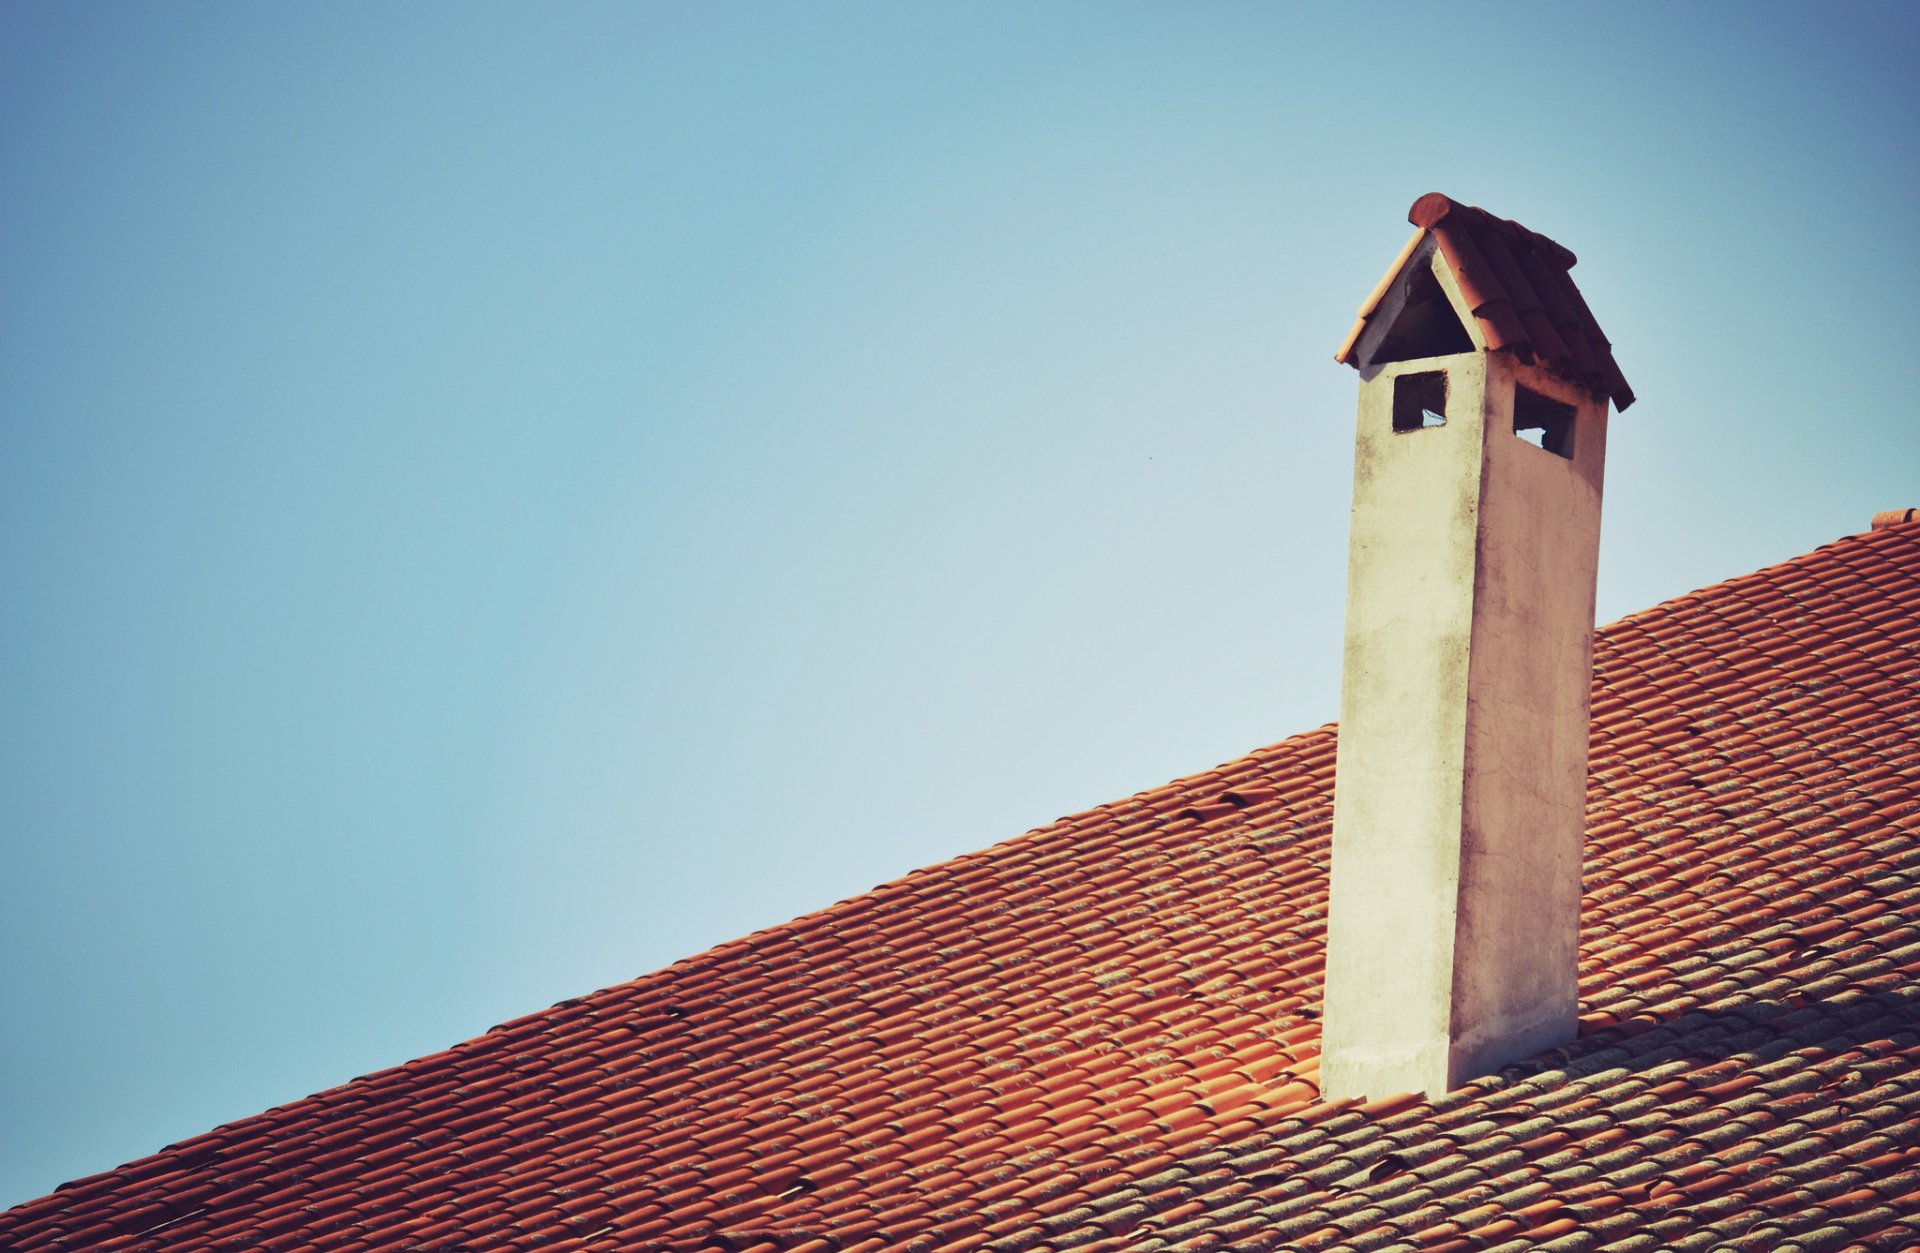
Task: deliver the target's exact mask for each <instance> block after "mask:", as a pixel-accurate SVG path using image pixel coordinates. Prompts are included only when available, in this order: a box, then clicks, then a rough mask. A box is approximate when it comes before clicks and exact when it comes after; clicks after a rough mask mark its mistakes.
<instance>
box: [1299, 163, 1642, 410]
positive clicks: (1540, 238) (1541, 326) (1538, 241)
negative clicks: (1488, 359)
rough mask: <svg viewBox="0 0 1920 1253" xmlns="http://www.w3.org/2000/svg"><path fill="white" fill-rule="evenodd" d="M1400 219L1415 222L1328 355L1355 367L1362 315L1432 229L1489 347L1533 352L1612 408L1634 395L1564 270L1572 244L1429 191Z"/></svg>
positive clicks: (1529, 357)
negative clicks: (1403, 245) (1350, 326)
mask: <svg viewBox="0 0 1920 1253" xmlns="http://www.w3.org/2000/svg"><path fill="white" fill-rule="evenodd" d="M1407 220H1408V221H1409V222H1411V223H1413V225H1414V226H1415V227H1417V228H1419V229H1418V230H1417V231H1416V232H1415V233H1414V237H1413V239H1412V240H1410V241H1409V242H1408V244H1407V247H1406V248H1405V249H1403V250H1402V251H1401V253H1400V256H1399V257H1398V258H1397V259H1396V260H1395V261H1394V263H1393V266H1392V268H1390V269H1389V270H1388V271H1387V277H1386V278H1385V279H1383V280H1382V281H1381V282H1380V284H1379V286H1377V287H1376V288H1374V291H1373V294H1372V295H1371V296H1369V297H1368V299H1367V302H1366V303H1365V304H1363V305H1362V306H1361V307H1360V318H1359V321H1358V322H1356V323H1355V324H1354V327H1353V330H1352V332H1351V333H1350V334H1349V335H1348V336H1347V340H1346V342H1345V343H1343V344H1342V345H1341V346H1340V351H1339V352H1337V353H1335V354H1334V360H1336V361H1343V362H1346V363H1347V364H1349V365H1354V366H1358V364H1359V362H1358V361H1357V360H1356V359H1355V348H1356V347H1357V346H1358V344H1359V342H1360V337H1361V335H1362V334H1364V333H1365V331H1366V329H1367V323H1368V321H1369V319H1371V318H1372V317H1373V315H1374V313H1375V312H1376V311H1377V310H1378V309H1379V306H1380V302H1381V301H1382V300H1383V299H1384V298H1385V296H1386V294H1387V292H1388V291H1389V290H1390V289H1391V288H1392V286H1393V280H1394V278H1395V277H1397V276H1398V275H1399V273H1400V272H1401V270H1402V269H1404V268H1405V267H1406V266H1407V265H1408V264H1409V263H1410V262H1411V261H1412V259H1413V257H1414V254H1415V251H1416V248H1417V245H1418V244H1419V243H1420V241H1421V240H1422V239H1424V238H1425V237H1426V236H1427V235H1432V236H1433V237H1434V240H1435V241H1436V243H1437V244H1438V246H1439V250H1440V252H1441V253H1442V255H1444V257H1445V258H1446V262H1447V266H1448V268H1449V269H1451V270H1452V271H1453V276H1454V278H1455V280H1456V281H1457V282H1458V284H1459V287H1460V295H1461V297H1462V298H1463V299H1464V300H1465V302H1466V305H1467V311H1468V312H1470V313H1471V314H1472V316H1473V320H1474V322H1475V323H1477V329H1478V330H1479V333H1480V334H1479V338H1480V340H1481V341H1483V342H1484V343H1485V344H1486V346H1487V349H1488V351H1491V352H1499V351H1502V350H1505V351H1509V352H1512V353H1513V354H1514V355H1516V356H1518V357H1519V358H1520V359H1521V360H1523V361H1538V362H1539V363H1540V364H1541V365H1543V366H1545V367H1547V368H1548V369H1550V370H1552V371H1553V372H1554V373H1556V374H1558V375H1560V376H1561V377H1563V378H1566V379H1568V380H1570V381H1572V382H1575V383H1578V384H1580V385H1582V386H1584V387H1586V388H1587V389H1588V390H1590V391H1592V392H1593V393H1594V394H1595V395H1597V396H1604V397H1606V398H1607V399H1609V400H1611V401H1612V402H1613V407H1614V408H1615V409H1618V410H1622V411H1624V410H1625V409H1626V408H1627V407H1628V406H1629V405H1631V404H1633V401H1634V395H1633V388H1632V387H1630V386H1629V385H1628V384H1627V380H1626V377H1625V376H1624V375H1623V374H1621V372H1620V366H1619V365H1618V363H1616V362H1615V361H1614V359H1613V343H1612V341H1611V340H1609V339H1608V338H1607V337H1606V334H1605V332H1603V331H1602V330H1601V329H1600V324H1599V322H1598V321H1596V320H1595V319H1594V316H1593V310H1591V309H1589V308H1588V307H1587V302H1586V299H1585V297H1583V296H1581V294H1580V289H1579V288H1578V287H1576V286H1575V285H1574V282H1573V276H1572V275H1571V274H1569V273H1568V271H1569V270H1571V269H1572V268H1573V267H1574V265H1575V263H1576V262H1578V260H1579V258H1578V257H1576V256H1575V255H1574V254H1573V252H1572V251H1571V250H1569V249H1567V248H1563V247H1561V246H1560V245H1559V244H1557V243H1555V242H1554V241H1553V240H1551V239H1548V238H1547V237H1546V236H1545V235H1541V234H1539V233H1538V232H1535V231H1530V230H1528V229H1527V228H1526V227H1524V226H1522V225H1520V223H1518V222H1515V221H1513V220H1512V219H1510V218H1502V217H1495V216H1494V215H1493V214H1491V213H1489V212H1487V211H1486V210H1485V209H1482V208H1479V207H1477V206H1474V205H1469V204H1462V203H1461V202H1459V201H1458V200H1455V199H1453V198H1452V197H1451V196H1446V195H1443V194H1441V193H1440V192H1437V191H1436V192H1428V193H1427V194H1426V195H1424V196H1422V197H1420V198H1419V199H1418V200H1416V201H1414V202H1413V207H1412V208H1410V209H1408V210H1407ZM1422 264H1424V262H1422Z"/></svg>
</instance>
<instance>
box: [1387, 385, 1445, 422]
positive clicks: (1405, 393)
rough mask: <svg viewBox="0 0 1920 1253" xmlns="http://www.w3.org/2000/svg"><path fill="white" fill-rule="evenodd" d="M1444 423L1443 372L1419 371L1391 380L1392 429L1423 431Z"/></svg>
mask: <svg viewBox="0 0 1920 1253" xmlns="http://www.w3.org/2000/svg"><path fill="white" fill-rule="evenodd" d="M1446 424H1447V372H1446V371H1445V370H1422V371H1420V372H1419V373H1418V374H1402V375H1401V376H1400V377H1398V378H1396V379H1394V380H1393V429H1394V430H1396V431H1424V430H1429V429H1431V428H1433V427H1436V426H1445V425H1446Z"/></svg>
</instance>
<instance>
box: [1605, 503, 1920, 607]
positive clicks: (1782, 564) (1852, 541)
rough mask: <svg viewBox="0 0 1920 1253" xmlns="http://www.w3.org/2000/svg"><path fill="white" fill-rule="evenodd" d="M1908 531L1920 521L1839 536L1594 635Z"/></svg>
mask: <svg viewBox="0 0 1920 1253" xmlns="http://www.w3.org/2000/svg"><path fill="white" fill-rule="evenodd" d="M1909 532H1911V534H1912V538H1915V539H1920V519H1915V520H1914V521H1911V522H1902V523H1896V524H1894V525H1891V526H1883V527H1881V528H1879V529H1878V530H1874V531H1856V532H1853V533H1852V534H1848V535H1842V536H1838V537H1837V538H1834V539H1830V540H1828V541H1827V542H1826V543H1824V544H1821V545H1820V546H1819V547H1817V548H1814V549H1812V550H1810V551H1808V552H1804V553H1800V554H1798V555H1797V556H1793V557H1789V558H1787V559H1786V560H1784V561H1777V562H1775V563H1774V564H1772V565H1770V566H1762V567H1760V568H1759V569H1758V570H1750V571H1748V572H1747V573H1745V574H1739V575H1735V576H1733V577H1732V578H1727V579H1721V580H1720V581H1719V582H1717V583H1708V584H1706V585H1705V586H1702V587H1696V588H1693V589H1691V590H1690V591H1685V592H1680V593H1678V594H1676V595H1673V596H1669V597H1667V598H1666V599H1665V600H1662V601H1660V602H1659V603H1658V604H1653V605H1648V606H1647V607H1646V608H1645V609H1636V610H1634V611H1633V612H1632V613H1629V614H1622V615H1621V616H1620V617H1618V618H1615V619H1614V620H1613V621H1611V622H1607V623H1602V624H1600V625H1598V626H1595V627H1594V634H1595V635H1596V636H1598V635H1601V634H1603V633H1605V632H1607V631H1611V630H1613V629H1614V628H1615V627H1628V626H1638V625H1640V624H1641V623H1642V622H1646V621H1651V620H1654V619H1656V618H1657V617H1659V616H1660V615H1661V614H1663V613H1666V612H1667V611H1668V607H1669V606H1671V605H1674V604H1678V603H1679V602H1682V601H1690V600H1696V599H1699V598H1701V597H1704V596H1706V595H1707V594H1708V593H1710V592H1715V593H1717V592H1721V591H1735V590H1738V589H1740V588H1744V587H1746V586H1747V585H1749V584H1752V583H1756V582H1761V581H1764V580H1765V579H1767V578H1768V576H1770V575H1773V574H1774V573H1776V572H1777V571H1780V570H1787V569H1791V568H1794V567H1798V566H1804V565H1807V564H1809V563H1811V562H1813V560H1814V559H1815V558H1816V557H1818V556H1819V555H1820V554H1822V553H1825V552H1827V551H1829V550H1831V549H1837V548H1846V547H1852V546H1856V545H1861V544H1868V545H1871V544H1879V543H1883V542H1885V541H1884V540H1882V539H1881V537H1882V536H1900V535H1902V534H1904V533H1909Z"/></svg>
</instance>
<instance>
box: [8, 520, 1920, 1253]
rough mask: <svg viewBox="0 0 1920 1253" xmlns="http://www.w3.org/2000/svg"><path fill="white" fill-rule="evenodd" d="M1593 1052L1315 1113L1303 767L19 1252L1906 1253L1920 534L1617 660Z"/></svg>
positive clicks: (561, 1014) (1193, 801)
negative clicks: (1364, 1252)
mask: <svg viewBox="0 0 1920 1253" xmlns="http://www.w3.org/2000/svg"><path fill="white" fill-rule="evenodd" d="M1593 708H1594V726H1593V773H1592V783H1591V791H1590V810H1589V815H1588V840H1587V870H1586V884H1585V921H1584V931H1583V936H1582V947H1581V996H1582V1007H1583V1009H1584V1011H1585V1012H1584V1016H1583V1018H1582V1034H1581V1036H1580V1038H1579V1040H1578V1041H1577V1042H1576V1043H1575V1044H1573V1045H1571V1046H1569V1047H1568V1048H1567V1049H1565V1050H1561V1051H1557V1052H1555V1053H1553V1054H1551V1055H1548V1056H1543V1057H1540V1058H1536V1059H1534V1060H1533V1061H1531V1062H1530V1063H1528V1064H1525V1065H1521V1066H1517V1067H1513V1068H1509V1069H1508V1070H1507V1071H1505V1072H1503V1073H1502V1074H1501V1075H1499V1076H1495V1077H1492V1078H1489V1079H1486V1080H1481V1081H1478V1082H1475V1083H1472V1084H1469V1085H1468V1086H1467V1087H1465V1088H1464V1089H1462V1090H1461V1091H1458V1092H1455V1093H1453V1094H1451V1095H1448V1096H1446V1097H1444V1098H1442V1099H1439V1100H1437V1101H1432V1102H1427V1101H1421V1100H1415V1099H1413V1098H1410V1097H1397V1098H1388V1099H1385V1100H1379V1101H1375V1102H1372V1103H1371V1104H1364V1105H1363V1104H1356V1103H1354V1102H1351V1101H1347V1102H1335V1103H1324V1102H1321V1101H1320V1100H1319V1099H1318V1095H1317V1091H1316V1088H1315V1086H1314V1079H1315V1064H1316V1049H1317V1043H1318V1034H1319V1028H1318V1025H1317V1015H1316V1007H1317V1004H1318V1002H1319V998H1320V978H1321V962H1322V937H1323V923H1324V910H1325V901H1326V886H1327V885H1326V868H1327V854H1328V836H1329V820H1330V804H1329V801H1330V791H1331V781H1332V777H1333V758H1334V729H1333V728H1332V727H1323V728H1320V729H1319V730H1315V731H1310V732H1308V733H1306V734H1304V735H1300V736H1296V737H1295V738H1293V739H1290V740H1287V741H1284V742H1282V743H1280V744H1277V745H1274V746H1272V747H1269V748H1263V749H1260V750H1257V751H1255V752H1253V753H1251V754H1249V755H1248V756H1246V757H1243V758H1241V759H1239V760H1238V761H1234V762H1230V763H1228V764H1226V765H1224V766H1221V767H1220V768H1218V769H1215V770H1210V771H1207V772H1205V773H1202V774H1197V775H1194V776H1192V777H1190V778H1186V779H1182V780H1180V781H1178V782H1175V783H1172V784H1169V785H1167V786H1165V787H1162V788H1157V789H1155V790H1153V791H1149V792H1143V793H1141V794H1140V795H1138V796H1134V797H1131V798H1129V799H1127V800H1124V801H1121V802H1119V803H1117V804H1113V805H1108V806H1103V807H1101V808H1099V809H1095V810H1092V811H1090V812H1087V813H1084V814H1078V815H1075V816H1073V817H1070V818H1065V819H1062V820H1061V821H1059V822H1057V823H1055V824H1054V825H1052V826H1050V827H1047V828H1045V829H1042V830H1038V831H1033V832H1029V833H1028V834H1026V835H1024V836H1021V837H1019V838H1017V839H1014V840H1011V841H1008V842H1007V843H1004V844H1001V845H998V846H996V847H994V848H991V849H988V850H987V851H985V852H982V853H978V854H974V855H972V856H967V857H961V858H958V859H956V860H954V861H951V862H948V863H946V864H943V865H939V866H934V867H931V868H929V869H927V870H923V871H920V872H918V873H916V874H912V875H909V876H908V877H906V878H904V879H902V880H900V881H898V882H896V883H892V884H889V885H887V886H885V887H882V888H879V889H876V890H875V891H873V892H871V893H869V894H867V895H864V896H860V897H857V898H855V899H852V900H849V901H845V902H843V903H841V904H838V905H835V906H833V907H831V908H829V909H825V910H822V911H820V912H819V913H816V914H812V915H809V916H808V917H805V918H801V919H799V920H797V921H795V922H792V923H788V924H786V925H784V926H780V927H776V928H773V929H771V930H768V931H764V932H761V933H759V934H757V935H754V936H751V937H748V938H747V939H744V940H740V941H737V942H735V943H732V944H727V945H723V946H721V947H719V948H716V949H713V950H711V951H709V952H707V953H703V954H701V955H700V956H698V957H694V958H692V959H690V960H687V961H684V962H681V963H679V964H677V965H675V966H673V967H671V968H669V969H667V970H664V971H660V972H658V973H656V974H652V975H649V976H647V977H645V978H642V979H638V980H635V981H634V982H632V983H628V984H625V985H622V986H619V987H615V988H610V989H607V990H605V991H602V992H599V993H596V994H594V995H592V996H589V997H585V998H582V999H580V1000H575V1001H567V1002H563V1003H562V1004H560V1005H557V1006H555V1007H553V1008H552V1009H550V1010H547V1011H544V1012H542V1013H538V1014H534V1015H532V1016H530V1017H527V1018H523V1019H520V1020H518V1021H516V1022H512V1023H508V1024H506V1025H504V1026H502V1027H499V1028H496V1029H495V1030H493V1031H492V1032H490V1033H488V1034H487V1035H485V1036H483V1037H481V1038H480V1039H477V1040H472V1041H469V1042H467V1043H465V1044H461V1045H458V1046H456V1047H455V1048H453V1049H450V1050H448V1051H447V1052H444V1053H439V1054H436V1055H434V1056H430V1057H426V1058H422V1059H421V1060H419V1061H416V1062H412V1063H410V1064H408V1065H405V1066H402V1067H399V1068H398V1069H395V1070H390V1071H386V1072H384V1073H381V1074H377V1075H372V1076H369V1077H366V1078H362V1079H358V1080H355V1081H354V1082H352V1083H350V1084H347V1085H346V1086H345V1087H341V1088H337V1089H335V1090H333V1091H331V1092H326V1093H323V1094H321V1095H319V1096H315V1097H311V1098H309V1099H307V1100H304V1101H301V1102H298V1103H296V1104H293V1105H290V1106H287V1107H285V1108H281V1109H275V1110H271V1111H269V1112H267V1113H265V1114H261V1115H259V1116H258V1117H255V1118H251V1119H247V1120H245V1121H242V1122H238V1123H234V1124H232V1125H230V1126H227V1127H223V1128H221V1129H219V1130H216V1131H213V1132H210V1133H208V1134H206V1135H204V1136H201V1137H199V1138H197V1139H194V1140H190V1141H187V1142H185V1143H183V1144H178V1145H174V1146H172V1147H170V1148H168V1149H166V1150H164V1151H162V1152H160V1153H158V1154H156V1155H154V1156H152V1157H149V1158H145V1159H142V1160H140V1161H137V1162H134V1163H131V1164H130V1165H127V1166H124V1167H122V1168H120V1169H119V1170H117V1171H113V1172H111V1173H108V1174H104V1175H99V1176H95V1177H93V1178H90V1179H85V1180H81V1181H79V1182H77V1183H74V1184H69V1185H67V1186H66V1187H65V1188H63V1189H61V1190H60V1191H58V1192H56V1193H55V1194H53V1195H51V1196H49V1197H46V1198H43V1199H40V1200H37V1201H33V1202H29V1203H28V1204H26V1205H23V1206H20V1207H18V1208H16V1209H14V1210H12V1211H10V1212H8V1213H7V1214H5V1215H4V1216H0V1245H5V1246H8V1247H12V1248H16V1249H32V1250H52V1249H80V1248H87V1249H102V1250H131V1249H224V1248H228V1247H238V1246H239V1245H240V1244H242V1243H244V1244H245V1245H246V1246H247V1247H249V1248H260V1249H265V1250H271V1251H275V1253H293V1251H294V1250H312V1249H329V1250H370V1249H419V1250H454V1249H460V1250H470V1251H473V1253H479V1251H482V1250H496V1249H524V1248H533V1247H535V1246H540V1247H544V1248H548V1249H577V1248H591V1249H608V1250H611V1249H615V1248H619V1249H628V1250H631V1249H660V1250H669V1249H670V1250H684V1251H688V1253H691V1251H693V1250H705V1249H721V1250H732V1251H734V1253H775V1251H787V1253H798V1251H802V1250H804V1251H805V1253H829V1251H831V1250H839V1251H840V1253H853V1251H855V1250H858V1251H861V1253H871V1251H874V1250H880V1249H907V1250H936V1249H937V1250H968V1249H990V1250H996V1251H1001V1253H1015V1251H1023V1250H1061V1249H1069V1248H1071V1249H1087V1250H1115V1251H1118V1250H1122V1249H1125V1250H1144V1251H1151V1250H1204V1249H1216V1248H1224V1247H1232V1248H1234V1249H1278V1248H1288V1249H1300V1250H1308V1249H1334V1248H1339V1249H1394V1250H1411V1249H1419V1250H1423V1251H1425V1253H1453V1251H1456V1250H1468V1249H1489V1248H1492V1249H1501V1250H1518V1249H1522V1248H1545V1249H1551V1250H1588V1249H1609V1250H1640V1249H1654V1248H1664V1249H1693V1248H1709V1247H1712V1248H1733V1249H1754V1250H1761V1249H1765V1250H1779V1249H1788V1248H1809V1249H1811V1248H1823V1249H1825V1248H1833V1249H1840V1248H1845V1249H1856V1250H1857V1249H1867V1248H1908V1247H1915V1246H1920V992H1916V989H1915V975H1916V973H1920V522H1913V523H1904V524H1899V525H1892V526H1888V527H1887V528H1886V529H1882V530H1876V531H1874V532H1872V533H1869V534H1865V535H1859V536H1854V537H1851V538H1848V539H1843V540H1841V541H1839V542H1837V543H1834V544H1831V545H1828V546H1826V547H1824V548H1822V549H1820V550H1818V551H1817V552H1814V553H1811V554H1808V555H1806V556H1803V557H1800V558H1796V559H1795V560H1792V561H1789V562H1786V563H1785V564H1783V565H1779V566H1776V567H1773V568H1771V569H1768V570H1764V571H1761V572H1759V573H1757V574H1753V575H1749V576H1747V577H1744V578H1740V579H1735V580H1732V581H1730V582H1727V583H1722V584H1719V585H1717V586H1714V587H1711V588H1708V589H1706V590H1704V591H1701V592H1696V593H1694V594H1692V595H1688V596H1684V597H1681V598H1679V599H1677V600H1674V601H1671V602H1668V603H1667V604H1664V605H1661V606H1659V607H1657V608H1655V609H1652V610H1649V611H1647V612H1645V613H1641V614H1637V615H1635V616H1633V617H1631V618H1627V619H1625V620H1623V621H1621V622H1618V623H1615V624H1613V625H1612V626H1610V627H1608V628H1606V629H1605V630H1604V631H1603V632H1602V633H1601V634H1600V636H1599V641H1598V645H1597V649H1596V676H1595V681H1594V706H1593Z"/></svg>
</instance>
